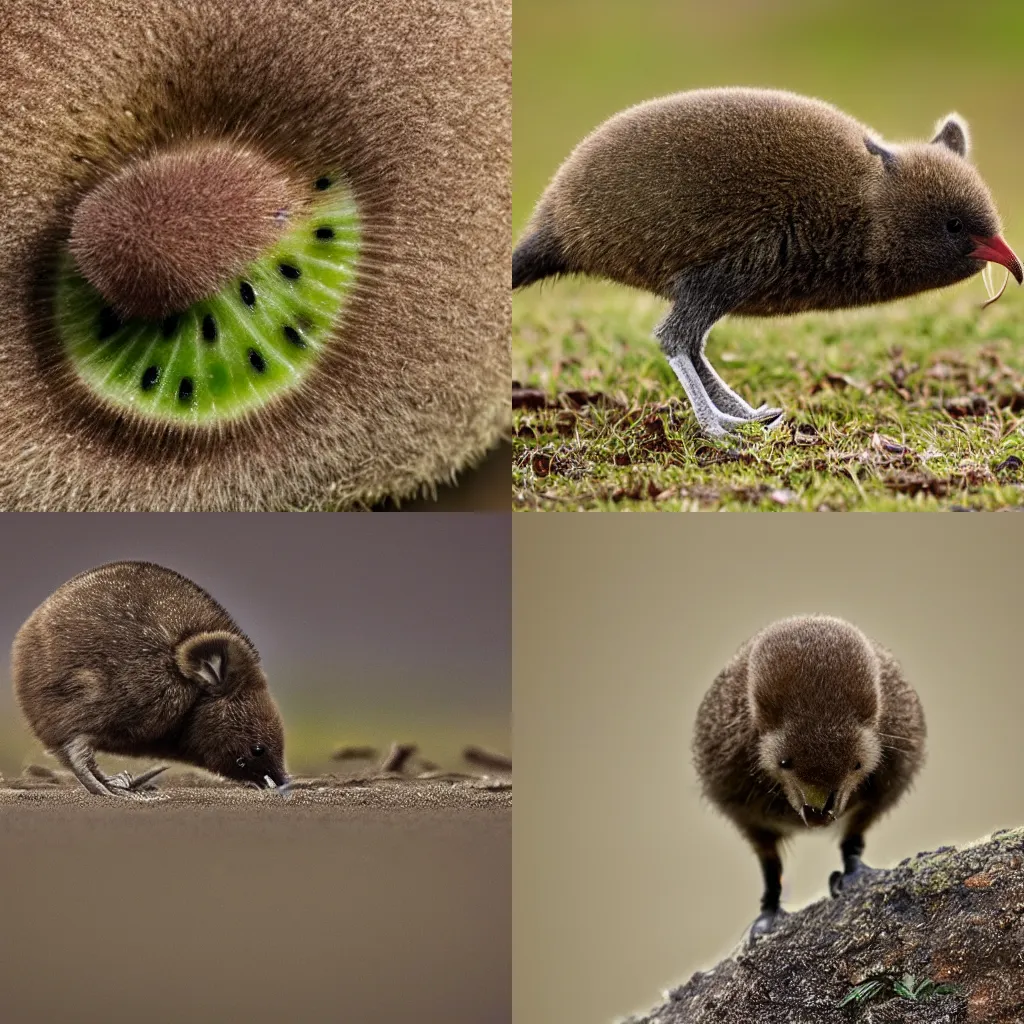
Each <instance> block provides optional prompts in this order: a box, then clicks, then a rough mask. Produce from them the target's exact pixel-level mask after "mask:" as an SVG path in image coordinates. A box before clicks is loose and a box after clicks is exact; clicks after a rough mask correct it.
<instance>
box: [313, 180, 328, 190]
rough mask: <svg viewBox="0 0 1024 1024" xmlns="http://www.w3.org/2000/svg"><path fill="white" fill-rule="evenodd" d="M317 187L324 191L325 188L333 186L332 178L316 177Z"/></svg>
mask: <svg viewBox="0 0 1024 1024" xmlns="http://www.w3.org/2000/svg"><path fill="white" fill-rule="evenodd" d="M316 187H317V189H318V190H319V191H321V192H323V190H324V189H325V188H330V187H331V179H330V178H317V179H316Z"/></svg>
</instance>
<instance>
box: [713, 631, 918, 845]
mask: <svg viewBox="0 0 1024 1024" xmlns="http://www.w3.org/2000/svg"><path fill="white" fill-rule="evenodd" d="M861 730H867V732H868V734H869V736H868V737H866V738H865V737H864V736H862V735H861ZM767 733H772V734H779V735H780V737H781V739H780V742H779V744H778V745H777V746H776V747H775V748H774V749H777V750H779V751H780V756H781V755H784V756H785V758H786V759H787V760H788V761H790V762H791V765H790V768H789V769H787V771H788V772H789V773H791V774H792V775H793V776H795V778H796V780H797V781H798V782H799V783H809V784H810V785H811V786H814V787H816V788H820V789H821V790H824V791H826V792H831V791H840V788H841V786H842V784H843V781H844V778H845V777H846V776H847V775H848V773H850V772H851V770H852V769H853V767H854V765H855V764H857V762H858V761H859V760H864V756H865V755H864V754H863V753H862V752H861V751H862V748H863V747H864V746H865V740H866V746H867V747H868V748H869V754H870V752H871V751H872V749H873V747H874V746H875V745H873V744H872V743H871V738H872V737H873V738H874V739H875V740H876V741H877V743H876V745H877V763H876V764H875V765H874V766H871V765H870V764H867V763H865V764H864V773H863V774H862V775H861V776H860V778H859V780H858V784H857V785H856V788H855V789H853V791H852V792H851V793H849V795H848V802H847V803H846V806H845V807H843V808H842V814H840V817H842V816H843V815H845V816H846V817H847V818H848V819H857V820H858V825H859V826H860V827H861V828H863V827H866V825H867V824H868V823H870V821H873V820H874V819H875V818H877V817H878V816H879V815H881V814H883V813H885V812H886V811H887V810H889V809H890V808H891V807H893V806H894V805H895V803H896V802H897V801H898V800H899V798H900V797H901V796H902V795H903V794H904V793H905V792H906V790H907V788H908V786H909V785H910V783H911V780H912V779H913V777H914V776H915V774H916V773H917V771H918V770H919V769H920V767H921V765H922V763H923V760H924V741H925V722H924V715H923V712H922V710H921V704H920V701H919V700H918V698H917V694H916V693H915V692H914V690H913V689H912V688H911V686H910V685H909V683H908V682H907V681H906V679H905V678H904V676H903V673H902V671H901V669H900V666H899V664H898V663H897V662H896V660H895V659H894V658H893V656H892V654H890V652H889V651H887V650H886V649H885V648H884V647H882V646H880V645H879V644H876V643H875V642H874V641H872V640H870V639H869V638H867V637H866V636H864V634H863V633H861V632H860V630H858V629H856V627H854V626H851V625H850V624H849V623H846V622H843V621H842V620H840V619H834V618H830V617H826V616H806V617H798V618H793V619H784V620H782V621H780V622H777V623H775V624H773V625H772V626H769V627H768V628H767V629H765V630H763V631H762V632H761V633H759V634H757V635H756V636H754V637H753V638H751V639H750V640H749V641H747V643H745V644H744V645H743V646H742V647H741V648H740V649H739V651H738V652H737V653H736V655H735V656H734V657H733V659H732V660H731V661H730V662H729V664H728V665H726V667H725V668H724V669H723V670H722V672H721V673H720V674H719V676H718V678H717V679H716V680H715V682H714V684H713V685H712V686H711V688H710V690H708V692H707V694H706V695H705V697H704V699H703V701H702V702H701V705H700V709H699V711H698V713H697V721H696V725H695V728H694V741H693V750H694V759H695V765H696V768H697V774H698V776H699V778H700V780H701V785H702V787H703V790H704V794H705V796H706V797H707V798H708V800H709V801H710V802H711V803H712V805H713V806H715V807H716V808H717V809H718V810H719V811H721V812H722V813H724V814H725V815H727V816H728V817H729V818H730V819H731V820H732V821H734V822H735V823H736V824H737V825H738V826H739V827H740V828H741V829H742V830H744V831H745V832H747V833H749V831H750V830H751V829H755V828H763V829H768V830H770V831H772V832H775V833H778V834H786V833H788V832H791V831H793V830H794V829H799V828H802V827H803V822H802V820H801V817H800V815H799V813H798V811H797V810H796V808H794V807H793V805H792V803H791V801H790V800H788V799H787V797H786V792H785V787H784V786H782V785H780V784H779V777H780V776H781V775H782V774H783V773H782V772H781V771H779V770H777V766H776V765H771V766H770V767H771V769H772V774H769V772H768V771H766V766H765V765H764V764H763V763H762V758H761V756H760V745H761V740H762V737H764V736H765V734H767ZM869 769H870V770H869Z"/></svg>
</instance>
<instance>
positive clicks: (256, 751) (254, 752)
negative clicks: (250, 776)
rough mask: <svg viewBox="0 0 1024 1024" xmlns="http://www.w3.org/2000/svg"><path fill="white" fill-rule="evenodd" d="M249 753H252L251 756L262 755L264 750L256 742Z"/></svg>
mask: <svg viewBox="0 0 1024 1024" xmlns="http://www.w3.org/2000/svg"><path fill="white" fill-rule="evenodd" d="M249 753H250V754H252V756H253V757H262V756H263V755H264V754H265V753H266V751H265V750H264V749H263V747H261V746H260V745H259V744H258V743H257V744H256V746H255V747H253V748H252V749H250V751H249Z"/></svg>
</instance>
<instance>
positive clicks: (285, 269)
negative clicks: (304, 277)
mask: <svg viewBox="0 0 1024 1024" xmlns="http://www.w3.org/2000/svg"><path fill="white" fill-rule="evenodd" d="M277 269H278V270H280V271H281V276H282V277H287V278H288V280H289V281H295V280H298V278H299V276H300V275H301V271H300V270H299V268H298V267H293V266H292V265H291V264H290V263H281V264H279V265H278V268H277Z"/></svg>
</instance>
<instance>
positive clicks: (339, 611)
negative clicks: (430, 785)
mask: <svg viewBox="0 0 1024 1024" xmlns="http://www.w3.org/2000/svg"><path fill="white" fill-rule="evenodd" d="M510 543H511V539H510V525H509V520H508V518H507V517H506V516H499V515H492V514H478V515H472V514H469V513H463V514H450V513H449V514H437V515H424V516H412V517H400V518H397V519H396V518H394V517H388V516H385V517H379V516H364V515H348V516H338V515H334V514H330V513H325V514H306V515H301V516H299V515H291V514H288V513H265V514H259V515H253V514H246V513H153V514H118V513H83V514H77V515H74V516H68V515H61V514H59V513H52V514H51V513H42V514H31V515H24V514H18V513H5V514H2V515H0V565H2V566H3V586H2V587H0V647H2V648H3V649H4V651H5V652H6V651H7V650H9V645H10V642H11V640H12V639H13V637H14V634H15V632H16V631H17V629H18V627H19V626H20V625H21V623H22V622H23V621H24V620H25V619H26V618H27V617H28V616H29V614H30V613H31V612H32V610H33V609H34V608H35V607H36V606H37V605H38V604H39V603H40V602H41V601H43V600H44V599H45V598H46V597H47V595H49V594H50V593H52V592H53V591H54V590H55V589H56V588H57V587H58V586H60V584H62V583H63V582H64V581H65V580H67V579H69V578H70V577H71V576H73V575H74V574H75V573H78V572H81V571H82V570H84V569H88V568H91V567H92V566H96V565H100V564H102V563H103V562H108V561H115V560H119V559H143V560H146V561H152V562H158V563H160V564H162V565H166V566H168V567H169V568H172V569H175V570H177V571H178V572H180V573H183V574H184V575H185V576H188V577H190V578H191V579H193V580H195V581H196V582H197V583H198V584H199V585H200V586H202V587H204V588H205V589H206V590H208V591H209V592H210V593H211V594H212V595H213V597H214V598H215V599H216V600H218V601H219V602H220V603H221V604H223V605H224V607H225V608H226V609H227V610H228V612H229V613H230V614H231V615H232V616H233V617H234V618H235V620H236V621H237V622H238V624H239V625H240V626H241V628H242V629H244V630H245V631H246V632H247V633H248V634H249V635H250V636H251V637H252V639H253V641H254V642H255V643H256V645H257V647H258V648H259V650H260V653H261V655H262V658H263V660H264V663H265V665H266V668H267V672H268V677H269V679H270V685H271V689H272V691H273V692H274V694H275V696H276V697H277V698H278V700H279V702H280V704H281V706H282V711H283V713H284V716H285V722H286V726H287V736H288V754H289V763H290V766H291V767H292V768H293V770H294V769H300V770H301V769H302V767H303V766H304V765H307V766H308V767H310V768H312V767H316V766H319V762H320V761H321V760H322V759H323V758H325V757H326V756H327V755H328V754H329V753H330V750H331V748H333V746H335V745H336V744H337V743H340V742H344V741H352V742H361V743H367V742H369V743H381V744H386V743H387V742H388V741H389V740H390V739H392V738H399V739H406V738H407V739H411V740H413V741H419V742H420V744H421V747H423V748H424V753H426V754H427V755H428V756H431V757H433V758H434V759H435V760H441V761H445V760H448V761H450V760H452V759H453V758H456V757H457V751H458V749H459V748H460V747H461V745H462V744H464V743H482V744H490V745H496V746H499V747H502V748H506V749H507V747H508V745H509V742H510V740H509V730H510V720H509V715H510V711H511V680H510V670H509V628H510V627H509V615H510V596H509V589H510ZM0 666H2V667H0V771H7V772H11V771H15V770H17V769H18V768H19V767H20V766H21V765H22V764H23V763H25V762H26V760H30V759H32V758H33V757H34V756H35V755H36V753H37V752H38V748H37V747H36V746H35V744H34V741H33V740H32V739H31V737H30V736H29V735H28V733H27V731H26V730H25V729H24V727H23V725H22V723H21V716H20V714H19V712H18V710H17V707H16V705H15V703H14V700H13V695H12V693H11V686H10V672H9V667H8V657H7V654H6V653H5V654H4V656H3V658H2V660H0Z"/></svg>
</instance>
